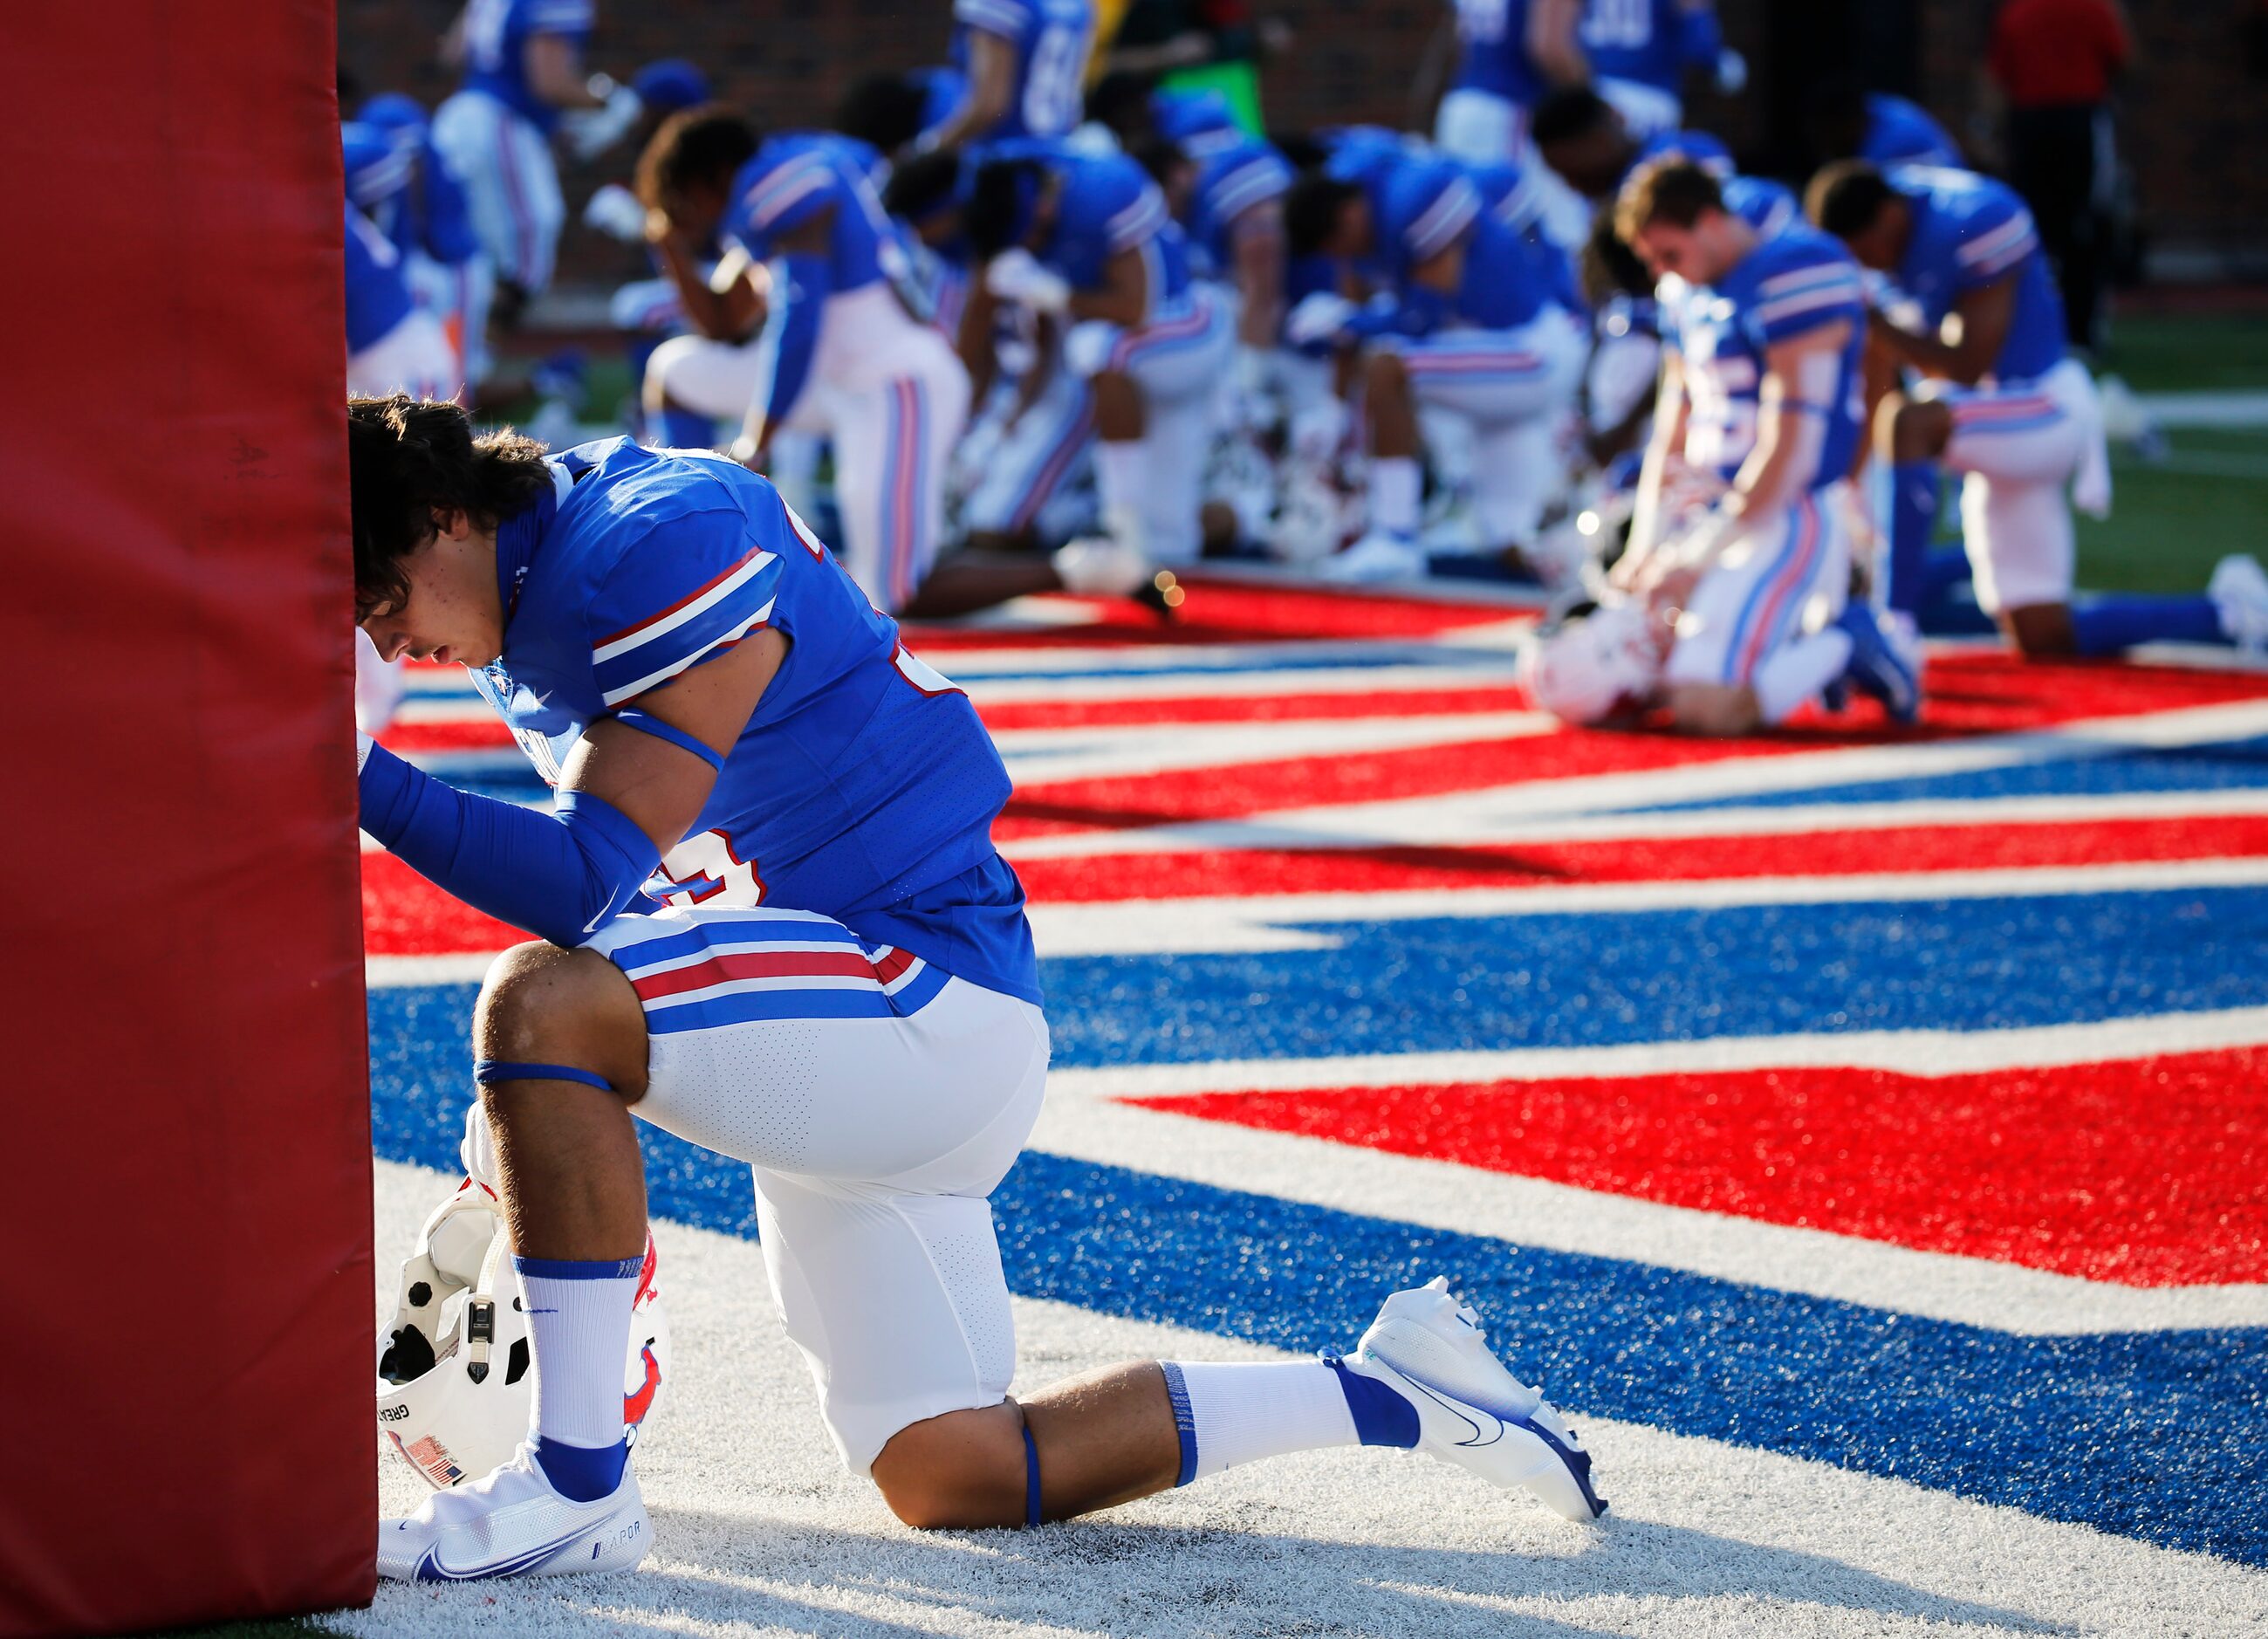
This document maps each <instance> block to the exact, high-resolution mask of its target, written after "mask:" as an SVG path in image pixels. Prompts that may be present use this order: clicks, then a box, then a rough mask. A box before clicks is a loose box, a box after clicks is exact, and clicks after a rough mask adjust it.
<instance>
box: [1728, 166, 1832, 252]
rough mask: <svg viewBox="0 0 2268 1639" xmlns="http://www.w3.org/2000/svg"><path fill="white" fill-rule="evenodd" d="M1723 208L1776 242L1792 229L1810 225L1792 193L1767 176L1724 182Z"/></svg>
mask: <svg viewBox="0 0 2268 1639" xmlns="http://www.w3.org/2000/svg"><path fill="white" fill-rule="evenodd" d="M1725 209H1726V210H1729V211H1731V212H1732V213H1733V214H1734V216H1736V217H1738V218H1741V220H1742V221H1743V222H1745V223H1747V224H1748V225H1749V226H1750V227H1752V228H1754V229H1756V232H1757V233H1761V234H1763V235H1764V237H1765V238H1766V239H1778V237H1779V236H1780V235H1781V234H1783V233H1786V232H1787V231H1788V229H1790V228H1792V227H1799V226H1800V227H1808V226H1810V225H1811V224H1810V222H1809V220H1808V218H1806V217H1805V216H1804V214H1803V202H1802V201H1801V200H1800V199H1798V198H1797V197H1796V196H1795V190H1794V189H1793V188H1790V187H1788V186H1787V184H1786V183H1785V182H1775V181H1772V180H1771V178H1770V177H1764V176H1736V177H1734V178H1732V179H1731V180H1729V181H1727V182H1726V184H1725Z"/></svg>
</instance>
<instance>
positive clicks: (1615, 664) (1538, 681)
mask: <svg viewBox="0 0 2268 1639" xmlns="http://www.w3.org/2000/svg"><path fill="white" fill-rule="evenodd" d="M1520 681H1521V686H1522V687H1523V688H1525V689H1526V690H1528V698H1530V699H1531V700H1533V701H1534V702H1535V706H1536V709H1537V710H1539V711H1544V712H1550V713H1551V715H1552V716H1554V717H1557V718H1559V719H1561V720H1563V721H1565V722H1570V723H1577V724H1585V723H1599V722H1604V721H1605V720H1607V719H1609V718H1610V717H1615V716H1618V715H1620V714H1622V713H1623V712H1631V711H1637V710H1640V709H1642V708H1643V707H1644V706H1646V704H1647V703H1648V702H1649V701H1651V700H1652V698H1653V693H1654V690H1655V689H1656V688H1657V687H1658V686H1659V685H1660V683H1661V653H1660V651H1659V649H1658V648H1657V647H1656V646H1655V644H1654V640H1653V634H1652V633H1651V632H1650V631H1648V630H1647V620H1646V611H1645V610H1644V609H1642V608H1640V607H1638V606H1637V605H1634V604H1631V603H1624V602H1602V603H1601V604H1599V605H1598V606H1597V607H1596V608H1594V609H1590V610H1588V611H1587V612H1585V613H1581V614H1576V615H1571V616H1568V617H1567V618H1566V619H1565V620H1563V621H1562V622H1561V623H1560V624H1559V625H1558V626H1557V629H1556V630H1553V631H1545V632H1542V633H1539V634H1538V635H1537V636H1536V637H1535V639H1533V640H1532V641H1530V642H1529V644H1528V646H1527V648H1526V649H1525V650H1524V651H1523V652H1522V653H1521V657H1520Z"/></svg>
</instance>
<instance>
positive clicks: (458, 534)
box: [433, 506, 473, 541]
mask: <svg viewBox="0 0 2268 1639" xmlns="http://www.w3.org/2000/svg"><path fill="white" fill-rule="evenodd" d="M433 533H434V534H435V535H438V537H440V538H441V539H443V540H445V541H463V540H468V539H469V538H471V535H472V534H473V515H472V514H471V513H468V512H467V511H466V510H465V509H464V508H463V507H461V506H436V507H435V508H434V509H433Z"/></svg>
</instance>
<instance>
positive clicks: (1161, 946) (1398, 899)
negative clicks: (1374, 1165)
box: [1027, 858, 2268, 956]
mask: <svg viewBox="0 0 2268 1639" xmlns="http://www.w3.org/2000/svg"><path fill="white" fill-rule="evenodd" d="M2264 886H2268V858H2251V859H2235V860H2144V861H2139V862H2135V863H2120V864H2114V865H2054V866H2031V867H2011V868H2007V869H2003V870H1990V871H1897V872H1885V873H1882V874H1881V875H1852V876H1734V877H1719V878H1712V879H1708V880H1704V881H1691V880H1684V879H1675V878H1673V879H1669V880H1665V881H1661V882H1595V883H1582V884H1575V885H1570V886H1565V887H1550V888H1422V889H1409V890H1395V891H1386V892H1379V893H1344V894H1335V893H1319V894H1284V895H1269V896H1256V897H1251V898H1245V899H1232V898H1197V899H1157V900H1147V901H1144V900H1112V901H1108V902H1106V903H1102V904H1034V905H1032V906H1030V907H1029V908H1028V910H1027V914H1028V915H1029V916H1030V918H1031V921H1032V934H1033V938H1034V939H1035V941H1037V942H1038V944H1039V948H1040V954H1041V955H1042V956H1140V955H1160V954H1165V953H1168V952H1174V953H1188V952H1197V951H1210V952H1214V953H1219V954H1228V953H1233V952H1239V951H1250V950H1322V949H1337V948H1338V947H1340V946H1342V945H1344V944H1345V943H1347V942H1348V940H1347V938H1346V937H1343V936H1340V935H1337V934H1326V933H1317V932H1314V931H1313V930H1312V929H1311V928H1310V927H1308V926H1307V925H1308V924H1312V923H1316V922H1350V923H1361V922H1380V921H1395V920H1405V919H1416V918H1428V919H1431V918H1455V919H1469V918H1477V917H1510V916H1565V915H1613V914H1618V913H1619V914H1627V913H1630V912H1649V911H1712V910H1724V909H1728V908H1731V907H1734V906H1743V905H1766V904H1928V903H1933V902H1935V901H1938V900H1943V899H2004V898H2009V897H2019V896H2043V895H2046V896H2058V897H2060V896H2065V895H2070V894H2098V893H2159V892H2169V891H2176V890H2184V889H2187V890H2196V889H2205V888H2258V887H2264ZM1285 924H1292V925H1293V926H1289V927H1287V926H1285Z"/></svg>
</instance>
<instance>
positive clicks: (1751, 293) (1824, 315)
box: [1661, 227, 1867, 489]
mask: <svg viewBox="0 0 2268 1639" xmlns="http://www.w3.org/2000/svg"><path fill="white" fill-rule="evenodd" d="M1661 299H1662V318H1663V323H1664V329H1665V331H1666V332H1668V339H1670V340H1672V341H1673V342H1674V344H1675V347H1676V349H1677V351H1678V353H1679V355H1680V357H1681V358H1683V360H1684V365H1685V395H1686V400H1687V405H1688V409H1687V415H1686V424H1685V427H1686V430H1685V458H1686V460H1688V461H1690V462H1692V463H1693V464H1694V465H1695V466H1697V467H1701V468H1705V469H1713V470H1714V471H1716V472H1717V473H1718V474H1719V475H1720V476H1723V477H1724V478H1726V479H1727V481H1730V480H1731V479H1732V478H1733V477H1734V476H1735V475H1736V474H1737V473H1738V472H1739V471H1740V469H1741V464H1742V462H1743V461H1747V460H1748V458H1749V453H1750V452H1751V451H1753V450H1754V449H1755V448H1756V406H1757V393H1758V389H1759V388H1761V387H1762V386H1763V383H1764V368H1765V360H1766V355H1767V354H1768V352H1769V351H1770V350H1771V348H1773V347H1776V346H1778V345H1779V344H1781V343H1786V342H1791V341H1793V340H1796V339H1797V338H1799V337H1800V336H1807V335H1808V334H1810V333H1811V332H1813V331H1815V330H1818V329H1824V328H1825V327H1827V326H1830V325H1834V324H1845V325H1848V326H1849V327H1850V335H1849V337H1848V339H1847V340H1846V341H1845V343H1844V345H1843V360H1842V369H1841V371H1840V372H1839V373H1838V375H1837V383H1836V388H1835V391H1834V394H1833V396H1832V399H1831V401H1830V402H1829V403H1826V404H1824V405H1822V406H1820V407H1819V409H1820V410H1821V412H1822V413H1823V415H1824V416H1825V417H1826V418H1827V439H1826V443H1825V445H1824V447H1823V449H1822V451H1821V454H1820V458H1819V470H1818V471H1817V472H1816V473H1815V474H1814V475H1813V476H1812V481H1811V486H1810V487H1812V488H1813V489H1822V488H1824V487H1825V486H1826V485H1828V484H1832V483H1834V482H1835V481H1836V480H1837V479H1838V478H1840V477H1843V476H1845V475H1846V474H1848V473H1849V471H1850V470H1851V463H1852V459H1853V458H1854V457H1855V456H1856V455H1857V454H1858V451H1859V430H1860V427H1861V425H1862V424H1863V423H1864V421H1865V419H1866V381H1865V379H1864V376H1863V374H1862V373H1861V370H1860V359H1861V358H1862V356H1863V354H1864V352H1865V348H1866V341H1867V303H1866V293H1865V286H1864V284H1862V283H1861V280H1860V275H1859V264H1858V262H1855V261H1853V260H1852V256H1851V253H1850V252H1849V251H1847V250H1845V248H1844V247H1843V246H1842V245H1841V243H1839V242H1838V241H1837V240H1833V239H1830V238H1829V237H1828V236H1827V235H1826V234H1824V233H1819V232H1817V231H1816V230H1815V229H1811V228H1808V227H1803V228H1794V229H1791V230H1790V231H1788V232H1787V233H1783V234H1781V235H1780V236H1779V237H1778V239H1773V240H1765V241H1764V242H1763V243H1762V244H1759V245H1758V246H1757V247H1756V249H1755V250H1754V251H1752V252H1750V253H1749V255H1748V256H1747V257H1746V258H1745V259H1744V260H1742V262H1741V263H1740V265H1738V266H1737V267H1735V268H1734V269H1732V270H1731V271H1730V272H1729V273H1727V274H1726V275H1725V276H1724V277H1722V278H1720V279H1719V280H1718V281H1717V283H1716V284H1712V285H1695V284H1683V283H1681V282H1677V281H1665V282H1664V284H1663V289H1662V292H1661Z"/></svg>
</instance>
